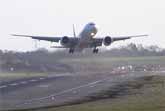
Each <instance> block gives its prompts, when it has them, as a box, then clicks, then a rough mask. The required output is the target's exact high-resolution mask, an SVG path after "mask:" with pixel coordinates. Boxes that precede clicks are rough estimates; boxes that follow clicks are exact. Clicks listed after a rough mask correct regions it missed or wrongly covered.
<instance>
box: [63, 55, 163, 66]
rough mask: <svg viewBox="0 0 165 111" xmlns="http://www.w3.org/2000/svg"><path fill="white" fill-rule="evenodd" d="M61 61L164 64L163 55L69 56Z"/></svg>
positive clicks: (69, 62)
mask: <svg viewBox="0 0 165 111" xmlns="http://www.w3.org/2000/svg"><path fill="white" fill-rule="evenodd" d="M61 62H63V63H68V64H71V63H72V64H73V63H77V64H79V63H81V64H83V63H84V64H86V63H87V64H90V63H92V64H94V63H97V64H103V65H106V64H111V65H113V64H116V65H122V64H136V65H139V64H160V65H165V56H155V57H152V56H151V57H109V58H107V57H93V58H74V59H72V58H70V59H63V60H61Z"/></svg>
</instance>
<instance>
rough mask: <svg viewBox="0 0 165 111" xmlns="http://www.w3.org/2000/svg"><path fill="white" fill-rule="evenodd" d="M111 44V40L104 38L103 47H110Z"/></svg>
mask: <svg viewBox="0 0 165 111" xmlns="http://www.w3.org/2000/svg"><path fill="white" fill-rule="evenodd" d="M111 43H112V38H111V37H110V36H106V37H105V38H104V40H103V44H104V45H105V46H109V45H111Z"/></svg>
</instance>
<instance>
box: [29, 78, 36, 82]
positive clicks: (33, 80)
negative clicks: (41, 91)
mask: <svg viewBox="0 0 165 111" xmlns="http://www.w3.org/2000/svg"><path fill="white" fill-rule="evenodd" d="M29 81H30V82H36V81H37V80H35V79H32V80H29Z"/></svg>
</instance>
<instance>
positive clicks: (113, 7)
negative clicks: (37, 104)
mask: <svg viewBox="0 0 165 111" xmlns="http://www.w3.org/2000/svg"><path fill="white" fill-rule="evenodd" d="M164 2H165V1H164V0H0V49H2V50H14V51H30V50H34V49H35V44H36V42H34V40H32V39H29V38H21V37H12V36H11V35H10V34H28V35H42V36H53V37H56V36H66V35H67V36H72V35H73V32H72V25H73V24H75V27H76V33H77V34H78V33H79V32H80V31H81V30H82V29H83V27H84V25H85V24H87V23H88V22H94V23H96V24H97V26H98V28H99V30H98V33H97V35H96V36H97V37H103V38H104V37H105V36H107V35H108V36H111V37H114V36H115V37H116V36H121V35H123V36H126V35H138V34H149V37H144V38H134V39H131V40H127V41H122V42H116V43H113V44H112V45H111V46H109V47H118V46H122V45H126V44H129V43H135V44H143V45H144V46H149V45H158V46H160V47H162V48H165V39H164V37H165V31H164V30H165V13H164V10H165V7H164V4H165V3H164ZM52 45H56V43H49V42H37V46H38V48H43V47H44V48H48V49H49V47H50V46H52Z"/></svg>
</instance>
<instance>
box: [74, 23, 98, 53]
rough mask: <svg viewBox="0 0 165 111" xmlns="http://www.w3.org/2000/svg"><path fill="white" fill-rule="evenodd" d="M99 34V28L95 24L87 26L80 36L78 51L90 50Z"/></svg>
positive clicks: (76, 48)
mask: <svg viewBox="0 0 165 111" xmlns="http://www.w3.org/2000/svg"><path fill="white" fill-rule="evenodd" d="M96 34H97V27H96V25H95V24H94V23H89V24H87V25H86V26H85V27H84V29H83V30H82V32H81V33H80V34H79V36H78V37H79V42H78V44H77V46H76V47H75V50H76V51H82V50H83V49H84V48H88V47H89V45H90V43H91V41H92V39H93V37H94V36H95V35H96Z"/></svg>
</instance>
